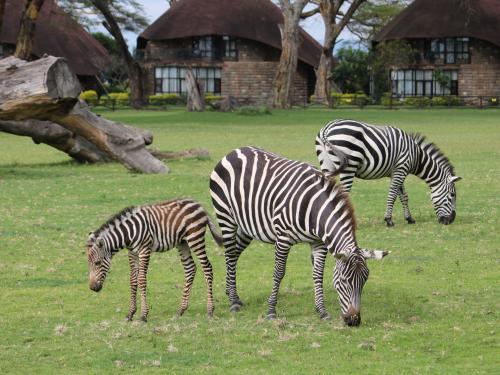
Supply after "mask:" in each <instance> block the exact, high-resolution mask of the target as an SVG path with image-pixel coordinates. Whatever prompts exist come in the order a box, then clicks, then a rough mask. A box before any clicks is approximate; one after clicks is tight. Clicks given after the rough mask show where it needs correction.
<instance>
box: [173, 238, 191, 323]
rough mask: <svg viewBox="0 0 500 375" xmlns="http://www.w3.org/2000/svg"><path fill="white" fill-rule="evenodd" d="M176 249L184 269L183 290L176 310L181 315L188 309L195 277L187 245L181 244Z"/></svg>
mask: <svg viewBox="0 0 500 375" xmlns="http://www.w3.org/2000/svg"><path fill="white" fill-rule="evenodd" d="M178 248H179V255H180V256H181V262H182V266H183V267H184V289H183V290H182V300H181V306H180V307H179V310H177V314H178V315H182V314H184V312H185V311H186V310H187V308H188V304H189V295H190V293H191V288H192V286H193V280H194V276H195V275H196V264H195V263H194V261H193V258H192V256H191V251H190V250H189V247H188V246H187V244H185V243H183V244H181V245H179V247H178Z"/></svg>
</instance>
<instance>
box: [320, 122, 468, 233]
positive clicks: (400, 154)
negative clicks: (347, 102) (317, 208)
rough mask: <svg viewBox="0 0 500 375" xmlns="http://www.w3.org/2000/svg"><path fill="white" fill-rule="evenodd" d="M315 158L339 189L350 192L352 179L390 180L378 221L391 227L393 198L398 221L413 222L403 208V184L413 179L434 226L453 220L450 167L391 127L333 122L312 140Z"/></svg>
mask: <svg viewBox="0 0 500 375" xmlns="http://www.w3.org/2000/svg"><path fill="white" fill-rule="evenodd" d="M316 154H317V156H318V159H319V163H320V166H321V170H323V171H329V172H340V182H341V183H342V185H343V186H344V189H345V190H346V191H347V192H349V191H350V190H351V186H352V182H353V180H354V177H355V176H356V177H359V178H362V179H365V180H373V179H378V178H382V177H391V185H390V188H389V195H388V197H387V209H386V212H385V216H384V220H385V222H386V223H387V226H393V225H394V223H393V221H392V210H393V207H394V202H395V200H396V198H397V196H398V195H399V198H400V200H401V203H402V205H403V210H404V217H405V219H406V221H407V222H408V223H409V224H413V223H415V220H414V219H413V218H412V216H411V213H410V209H409V207H408V194H407V193H406V191H405V189H404V185H403V184H404V180H405V178H406V176H408V174H414V175H416V176H418V177H420V178H421V179H422V180H424V181H425V182H426V183H427V184H428V185H429V187H430V188H431V197H432V202H433V204H434V209H435V211H436V214H437V216H438V221H439V223H442V224H446V225H447V224H451V223H452V222H453V220H455V215H456V211H455V210H456V190H455V182H457V181H459V180H460V179H461V177H458V176H455V175H454V171H453V166H452V165H451V163H450V161H449V160H448V158H446V156H444V154H443V153H442V152H441V151H440V150H439V148H438V147H437V146H436V145H434V144H433V143H430V142H427V141H426V139H425V137H424V136H422V135H420V134H408V133H405V132H404V131H403V130H401V129H398V128H394V127H392V126H374V125H368V124H364V123H361V122H358V121H352V120H335V121H332V122H330V123H328V124H327V125H326V126H325V127H324V128H322V129H321V130H320V131H319V133H318V135H317V137H316Z"/></svg>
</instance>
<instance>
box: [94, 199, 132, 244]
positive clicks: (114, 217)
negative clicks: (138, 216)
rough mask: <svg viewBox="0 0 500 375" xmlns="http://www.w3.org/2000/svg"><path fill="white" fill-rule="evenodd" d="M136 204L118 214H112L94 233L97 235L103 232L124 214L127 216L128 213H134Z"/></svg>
mask: <svg viewBox="0 0 500 375" xmlns="http://www.w3.org/2000/svg"><path fill="white" fill-rule="evenodd" d="M136 208H137V207H136V206H130V207H127V208H124V209H123V210H121V211H120V212H118V213H117V214H115V215H113V216H111V217H110V218H109V219H108V220H107V221H106V222H105V223H104V224H102V225H101V226H100V227H99V229H97V230H96V231H95V232H94V235H95V236H96V237H97V236H99V234H101V233H102V232H103V231H104V230H105V229H106V228H108V227H109V226H110V225H112V224H114V223H115V221H116V220H119V219H121V218H122V217H123V216H125V215H126V214H128V213H133V211H134V210H135V209H136Z"/></svg>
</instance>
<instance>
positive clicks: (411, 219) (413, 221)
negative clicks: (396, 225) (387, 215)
mask: <svg viewBox="0 0 500 375" xmlns="http://www.w3.org/2000/svg"><path fill="white" fill-rule="evenodd" d="M406 221H407V222H408V224H415V219H414V218H412V217H409V218H408V219H406Z"/></svg>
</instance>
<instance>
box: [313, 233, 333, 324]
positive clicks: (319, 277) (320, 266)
mask: <svg viewBox="0 0 500 375" xmlns="http://www.w3.org/2000/svg"><path fill="white" fill-rule="evenodd" d="M327 254H328V250H327V249H326V247H325V246H324V245H323V244H322V243H318V244H313V245H311V258H312V262H313V281H314V306H315V308H316V311H317V313H318V314H319V317H320V318H321V319H322V320H330V319H331V317H330V314H328V311H327V310H326V308H325V299H324V296H323V274H324V270H325V259H326V255H327Z"/></svg>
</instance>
